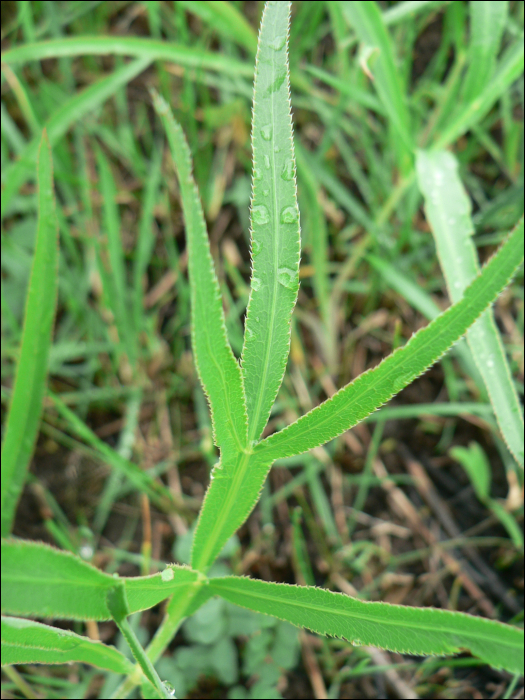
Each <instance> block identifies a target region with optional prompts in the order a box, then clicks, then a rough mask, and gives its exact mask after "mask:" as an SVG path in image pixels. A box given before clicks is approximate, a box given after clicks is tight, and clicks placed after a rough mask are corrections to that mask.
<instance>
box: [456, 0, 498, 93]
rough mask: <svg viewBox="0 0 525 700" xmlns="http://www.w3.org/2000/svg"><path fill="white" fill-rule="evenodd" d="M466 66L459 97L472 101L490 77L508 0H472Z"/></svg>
mask: <svg viewBox="0 0 525 700" xmlns="http://www.w3.org/2000/svg"><path fill="white" fill-rule="evenodd" d="M469 9H470V46H469V68H468V71H467V75H466V76H465V80H464V83H463V95H462V99H463V101H465V102H471V101H472V100H475V99H476V97H478V95H479V94H480V93H481V92H482V91H483V88H484V87H485V85H486V84H487V82H488V81H489V80H490V78H492V73H493V72H494V65H495V63H496V56H497V55H498V51H499V48H500V45H501V37H502V35H503V30H504V29H505V24H506V22H507V16H508V12H509V3H508V2H506V1H505V2H503V1H502V2H484V0H471V2H470V3H469Z"/></svg>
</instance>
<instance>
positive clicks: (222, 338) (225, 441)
mask: <svg viewBox="0 0 525 700" xmlns="http://www.w3.org/2000/svg"><path fill="white" fill-rule="evenodd" d="M153 99H154V103H155V109H156V110H157V114H158V115H159V116H160V118H161V120H162V123H163V125H164V129H165V130H166V134H167V137H168V141H169V144H170V148H171V153H172V157H173V162H174V165H175V169H176V172H177V175H178V178H179V186H180V193H181V200H182V209H183V212H184V221H185V224H186V240H187V245H188V266H189V276H190V287H191V314H192V320H191V337H192V345H193V356H194V360H195V364H196V366H197V371H198V373H199V377H200V380H201V383H202V386H203V389H204V391H205V393H206V395H207V397H208V400H209V403H210V410H211V415H212V422H213V433H214V438H215V442H216V443H217V445H219V447H221V448H225V449H228V448H229V449H230V450H231V451H232V452H235V451H242V450H244V448H245V447H246V440H247V422H246V402H245V398H244V390H243V386H242V378H241V370H240V367H239V364H238V362H237V360H236V359H235V357H234V355H233V353H232V350H231V347H230V344H229V343H228V339H227V337H226V325H225V321H224V311H223V308H222V298H221V293H220V289H219V283H218V281H217V277H216V275H215V269H214V266H213V260H212V257H211V253H210V244H209V240H208V234H207V233H206V224H205V222H204V214H203V212H202V206H201V203H200V200H199V195H198V192H197V188H196V186H195V182H194V180H193V175H192V168H191V155H190V149H189V148H188V144H187V143H186V139H185V137H184V133H183V131H182V128H181V127H180V125H179V124H178V123H177V122H176V121H175V119H174V118H173V115H172V113H171V110H170V108H169V107H168V105H167V104H166V102H165V101H164V100H163V99H162V98H161V97H160V96H159V95H157V94H155V95H154V96H153Z"/></svg>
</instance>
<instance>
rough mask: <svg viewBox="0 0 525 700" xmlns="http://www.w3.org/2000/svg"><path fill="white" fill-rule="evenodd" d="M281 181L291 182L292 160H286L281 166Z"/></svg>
mask: <svg viewBox="0 0 525 700" xmlns="http://www.w3.org/2000/svg"><path fill="white" fill-rule="evenodd" d="M281 179H282V180H293V161H292V160H287V161H286V163H285V164H284V165H283V169H282V170H281Z"/></svg>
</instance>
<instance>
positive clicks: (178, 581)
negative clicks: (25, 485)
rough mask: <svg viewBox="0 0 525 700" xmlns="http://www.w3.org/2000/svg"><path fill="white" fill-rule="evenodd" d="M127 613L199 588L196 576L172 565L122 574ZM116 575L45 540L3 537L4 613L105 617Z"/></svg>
mask: <svg viewBox="0 0 525 700" xmlns="http://www.w3.org/2000/svg"><path fill="white" fill-rule="evenodd" d="M117 580H118V581H122V582H123V583H124V586H125V590H126V595H127V599H128V607H129V613H130V614H131V613H134V612H137V611H139V610H146V609H147V608H151V607H153V606H154V605H156V604H157V603H160V601H161V600H164V599H165V598H168V597H169V596H171V595H172V594H173V593H175V592H180V591H182V590H185V589H186V588H187V587H189V586H190V587H191V586H194V585H197V586H200V582H199V581H200V579H199V574H198V573H197V572H196V571H192V570H191V569H189V568H188V567H179V566H170V567H169V568H167V569H166V570H164V571H162V572H161V573H158V574H153V575H152V576H137V577H133V578H126V577H121V578H118V577H117ZM115 582H116V578H115V577H114V576H110V575H109V574H105V573H104V572H103V571H99V569H96V568H95V567H94V566H91V565H90V564H88V563H86V562H85V561H82V560H81V559H80V558H79V557H76V556H75V555H74V554H71V553H70V552H63V551H61V550H59V549H55V548H53V547H50V546H49V545H47V544H44V543H43V542H26V541H24V540H15V539H9V540H2V612H5V613H9V614H13V615H38V616H39V617H53V618H56V619H69V620H70V619H78V620H109V619H111V617H112V615H111V613H110V611H109V610H108V606H107V603H106V596H107V594H108V591H109V590H110V589H111V588H112V587H113V586H115Z"/></svg>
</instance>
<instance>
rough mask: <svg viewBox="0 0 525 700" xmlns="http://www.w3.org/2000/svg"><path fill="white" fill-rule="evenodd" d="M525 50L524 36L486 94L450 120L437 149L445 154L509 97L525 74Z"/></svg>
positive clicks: (498, 69) (510, 51) (504, 60)
mask: <svg viewBox="0 0 525 700" xmlns="http://www.w3.org/2000/svg"><path fill="white" fill-rule="evenodd" d="M523 64H524V46H523V34H522V35H521V36H520V37H518V38H517V39H516V40H515V41H514V43H513V44H511V46H509V48H508V49H507V50H506V51H505V53H504V54H503V56H502V57H501V59H500V61H499V63H498V65H497V67H496V70H495V71H494V73H493V75H492V78H491V80H489V81H488V83H486V85H485V88H484V89H483V91H482V92H481V93H480V94H479V95H478V97H477V98H476V99H475V100H472V101H471V102H464V101H463V100H461V102H460V103H459V105H458V108H457V110H456V111H455V113H454V114H453V115H452V116H451V117H450V119H449V121H448V124H447V125H446V126H445V127H444V129H443V132H442V133H441V134H439V135H438V137H437V139H436V142H435V143H434V144H433V148H434V149H436V150H441V149H443V148H446V147H447V146H448V145H450V144H451V143H453V142H454V141H455V140H456V139H458V138H459V137H460V136H462V135H463V134H464V133H465V132H466V131H468V130H469V129H471V128H472V127H473V126H475V125H476V124H478V123H479V122H480V121H481V120H482V119H483V117H484V116H485V115H486V114H487V112H488V111H489V110H490V109H491V108H492V106H493V105H494V103H495V102H496V101H497V100H498V99H499V98H500V97H501V96H502V95H503V93H505V92H506V91H507V90H508V89H509V86H510V85H512V83H513V82H514V81H515V80H517V78H519V76H520V75H521V74H522V73H523Z"/></svg>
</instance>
